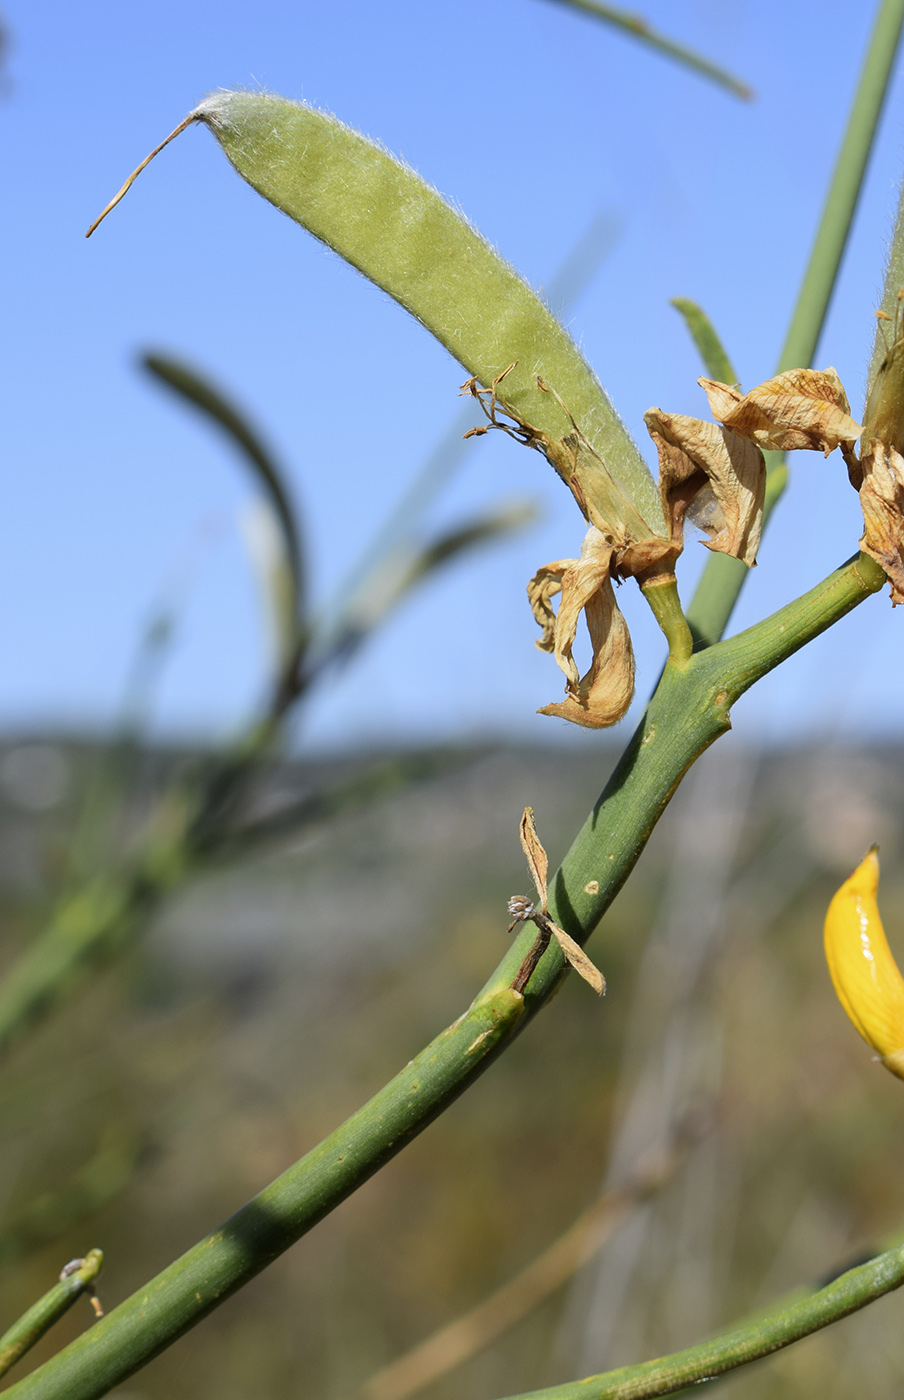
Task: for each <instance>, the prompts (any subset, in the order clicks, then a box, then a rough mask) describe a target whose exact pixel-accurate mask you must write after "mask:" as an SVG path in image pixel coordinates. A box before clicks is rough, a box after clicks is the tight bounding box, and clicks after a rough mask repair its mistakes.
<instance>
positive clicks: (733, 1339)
mask: <svg viewBox="0 0 904 1400" xmlns="http://www.w3.org/2000/svg"><path fill="white" fill-rule="evenodd" d="M902 1283H904V1246H902V1245H898V1246H896V1248H894V1249H889V1250H887V1251H886V1252H885V1253H884V1254H880V1255H878V1256H877V1257H876V1258H875V1259H871V1260H870V1261H869V1263H867V1264H861V1265H860V1266H859V1267H858V1268H855V1269H850V1270H849V1271H848V1272H847V1273H846V1274H842V1275H841V1277H840V1278H838V1279H836V1280H835V1281H834V1282H833V1283H830V1284H828V1285H827V1286H826V1287H825V1288H821V1289H819V1291H818V1292H816V1293H811V1294H810V1295H809V1296H808V1297H806V1298H801V1299H800V1300H797V1301H794V1302H790V1303H789V1302H786V1303H783V1304H782V1305H781V1306H780V1307H779V1308H776V1309H774V1310H773V1311H772V1312H770V1313H767V1314H765V1316H761V1317H758V1318H756V1319H755V1320H754V1321H753V1322H750V1323H747V1324H746V1325H744V1326H741V1327H737V1328H735V1329H734V1330H733V1331H731V1332H726V1333H724V1334H723V1335H722V1336H721V1337H715V1338H713V1340H712V1341H709V1342H701V1343H700V1345H699V1346H695V1347H687V1348H686V1349H685V1350H684V1351H676V1352H674V1353H673V1355H671V1356H662V1357H659V1358H658V1359H657V1360H655V1361H642V1362H641V1363H640V1364H639V1365H638V1366H621V1367H619V1369H618V1370H617V1371H606V1372H605V1373H604V1374H603V1375H600V1376H588V1377H587V1378H586V1379H585V1380H582V1381H571V1382H569V1383H567V1384H565V1385H553V1386H549V1387H548V1388H547V1389H545V1390H532V1391H529V1392H527V1393H526V1394H522V1395H518V1396H511V1397H509V1400H588V1397H589V1400H651V1397H653V1396H656V1395H674V1394H675V1392H676V1391H681V1390H684V1388H685V1387H686V1386H692V1385H699V1384H700V1383H701V1382H703V1381H708V1380H712V1379H714V1378H715V1377H716V1376H722V1375H724V1374H725V1372H726V1371H733V1370H735V1369H736V1368H737V1367H738V1366H744V1365H746V1363H747V1362H748V1361H756V1360H758V1359H759V1358H760V1357H762V1356H768V1355H769V1354H770V1353H771V1352H774V1351H780V1350H781V1349H782V1348H783V1347H787V1346H790V1345H791V1343H792V1342H799V1341H800V1340H801V1338H802V1337H809V1336H810V1335H811V1334H812V1333H813V1332H818V1331H820V1329H821V1328H823V1327H829V1326H831V1324H832V1323H833V1322H840V1321H841V1319H842V1318H843V1317H849V1316H850V1314H851V1313H852V1312H857V1311H858V1310H859V1309H860V1308H865V1307H866V1306H867V1304H869V1303H872V1302H875V1300H876V1299H877V1298H882V1297H884V1296H885V1294H886V1293H891V1292H893V1290H894V1289H896V1288H900V1287H901V1284H902Z"/></svg>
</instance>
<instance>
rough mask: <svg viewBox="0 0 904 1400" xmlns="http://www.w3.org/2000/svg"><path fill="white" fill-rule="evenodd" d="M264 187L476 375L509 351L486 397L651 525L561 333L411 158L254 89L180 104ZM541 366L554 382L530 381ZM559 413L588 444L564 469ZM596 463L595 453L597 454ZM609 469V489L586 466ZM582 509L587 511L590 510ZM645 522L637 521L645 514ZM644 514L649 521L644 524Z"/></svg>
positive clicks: (622, 528) (567, 432)
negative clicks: (492, 395)
mask: <svg viewBox="0 0 904 1400" xmlns="http://www.w3.org/2000/svg"><path fill="white" fill-rule="evenodd" d="M191 115H192V118H193V119H194V120H195V121H201V122H204V123H205V124H206V125H207V126H208V127H209V128H210V130H211V131H212V132H213V134H214V136H215V137H216V139H217V141H218V142H219V143H220V145H221V147H222V148H223V150H224V152H225V154H226V155H227V156H228V158H229V160H230V161H231V162H232V164H233V165H234V166H235V169H236V170H237V171H238V173H239V174H240V175H241V176H242V177H243V179H245V180H247V181H248V183H249V184H250V185H252V186H253V187H254V188H255V189H256V190H257V191H258V192H259V193H260V194H262V195H263V196H264V198H265V199H268V200H270V202H271V203H273V204H275V205H276V207H277V208H278V209H281V210H282V211H283V212H284V213H286V214H288V215H289V216H290V218H292V219H294V220H295V221H296V222H297V223H299V224H301V225H302V226H303V227H304V228H306V229H307V230H308V231H309V232H310V233H313V234H314V235H315V237H317V238H320V239H322V241H323V242H324V243H326V244H327V245H328V246H329V247H330V248H332V249H334V250H335V251H336V252H337V253H339V254H340V256H341V257H343V258H345V259H346V261H348V262H350V263H351V264H352V265H353V266H354V267H356V268H358V269H359V271H361V272H363V273H364V275H365V276H366V277H368V278H369V279H370V280H371V281H372V282H375V283H376V284H377V286H379V287H381V288H382V289H383V290H384V291H385V292H388V293H389V295H390V296H391V297H394V298H395V300H396V301H398V302H399V303H400V305H402V306H404V307H405V309H406V310H407V311H410V312H411V314H412V315H413V316H416V317H417V319H418V320H419V321H421V322H422V323H423V325H425V326H426V327H427V329H428V330H430V331H431V332H432V333H433V335H435V336H436V337H437V339H438V340H439V341H440V342H441V343H442V344H443V345H444V346H445V347H446V348H447V349H448V350H449V351H450V353H451V354H452V355H454V357H455V358H456V359H457V360H459V361H460V363H461V364H463V365H464V366H465V367H466V369H467V370H468V371H469V373H470V374H472V375H474V376H475V377H476V379H478V380H479V381H480V383H481V384H484V385H486V386H490V385H492V384H493V382H494V381H495V380H498V379H499V377H500V376H501V375H503V373H504V372H505V371H506V369H508V367H509V366H512V365H513V362H514V365H513V368H511V369H510V370H509V372H508V374H506V376H505V381H504V384H500V386H499V389H498V391H497V394H496V399H497V402H498V403H499V405H500V406H501V407H502V408H503V409H504V411H505V412H506V413H508V414H510V415H511V416H512V417H513V418H514V419H515V420H516V421H517V423H518V424H520V425H527V426H529V427H530V429H531V430H532V432H533V434H534V435H535V438H536V442H535V445H537V446H539V447H541V448H542V449H543V450H547V449H548V453H547V455H549V456H550V460H551V461H552V462H553V465H555V466H556V468H557V470H558V471H559V473H560V475H562V476H563V478H564V479H565V480H566V481H568V484H569V485H571V486H572V489H573V490H575V487H577V489H576V490H575V494H576V495H578V498H579V500H580V495H579V492H582V494H583V497H584V499H585V501H586V502H587V503H588V506H589V505H590V504H591V503H592V501H593V499H594V498H595V497H596V496H597V495H598V494H601V495H603V496H605V497H606V498H607V500H610V499H611V498H613V497H617V496H621V494H622V493H624V496H625V497H626V498H627V500H625V501H624V505H623V507H622V511H621V513H622V514H623V515H624V516H627V517H628V518H627V519H615V520H612V519H610V520H608V521H603V520H594V523H595V524H597V525H598V526H599V527H600V528H601V529H606V528H607V526H608V528H610V529H613V528H614V530H615V533H616V534H617V535H618V536H621V535H622V534H625V535H629V536H630V537H632V538H635V539H636V538H637V537H638V536H641V537H643V536H646V535H650V534H651V533H652V531H655V530H661V529H662V514H661V508H660V505H659V501H658V498H657V494H656V489H655V486H654V483H653V479H652V477H651V475H650V472H649V470H648V468H647V466H646V463H645V462H644V460H643V458H642V457H641V455H640V453H639V451H638V449H637V447H636V446H635V444H634V442H633V441H632V439H631V437H630V435H629V434H628V432H627V430H626V428H625V427H624V424H623V423H622V422H621V420H620V419H619V417H618V415H617V414H616V412H615V409H614V408H613V406H612V404H611V402H610V400H609V398H608V396H607V395H606V393H605V391H604V389H603V388H602V386H601V385H600V383H599V382H598V380H597V379H596V377H595V375H594V374H593V371H592V370H591V369H590V367H589V366H588V365H587V363H586V361H585V360H584V358H583V356H582V355H581V354H580V352H579V350H578V348H577V346H576V345H575V344H574V341H573V340H572V339H571V337H570V336H569V335H568V334H567V332H566V331H565V330H564V329H563V328H562V326H561V325H560V324H559V322H558V321H557V320H556V319H555V317H554V316H553V315H552V314H551V313H550V312H549V310H548V309H547V308H546V307H545V306H544V305H543V303H542V301H541V300H540V298H539V297H538V296H537V295H536V294H535V293H534V292H533V291H531V289H530V287H528V285H527V283H526V282H525V281H524V280H523V279H522V278H521V277H519V276H518V274H517V273H516V272H515V271H514V270H513V268H511V267H510V266H509V265H508V263H506V262H505V261H504V260H503V259H502V258H501V257H500V256H499V254H498V253H496V252H495V251H494V249H493V248H492V247H491V246H490V245H489V243H487V242H486V240H485V239H484V238H483V237H482V236H481V235H480V234H479V233H478V232H477V231H476V230H475V229H474V228H473V227H472V226H471V225H470V224H469V223H468V222H467V220H466V219H465V218H463V217H462V215H461V214H459V213H457V212H456V211H455V210H454V209H453V208H452V207H451V205H449V204H448V203H446V201H445V200H444V199H443V198H441V196H440V195H439V194H438V193H437V192H436V190H434V189H432V188H431V187H430V186H429V185H428V184H426V183H425V181H423V180H422V179H421V178H420V177H419V176H418V175H416V174H415V173H414V171H412V170H410V169H409V168H408V167H407V166H405V165H403V164H402V163H401V162H400V161H398V160H396V159H394V158H393V157H392V156H390V155H389V154H387V152H386V151H384V150H382V149H381V148H380V147H379V146H378V145H376V144H375V143H374V142H372V141H369V140H367V139H366V138H365V137H363V136H361V135H360V134H359V133H358V132H356V131H352V130H350V129H349V128H348V127H347V126H344V125H343V124H342V123H341V122H339V121H337V120H336V119H335V118H334V117H331V116H327V115H326V114H325V113H323V112H318V111H316V110H315V109H314V108H312V107H308V106H305V105H304V104H301V103H296V102H289V101H286V100H285V99H284V98H281V97H273V96H269V95H266V94H261V93H248V92H224V93H217V94H215V95H214V96H212V97H209V98H207V99H206V101H204V102H202V103H201V105H200V106H199V107H198V108H196V110H195V111H194V112H193V113H192V114H191ZM538 376H541V377H542V378H543V379H544V380H545V381H546V383H547V384H548V385H549V386H550V388H552V389H553V390H555V394H550V393H544V392H543V391H542V390H541V389H539V388H538V385H537V378H538ZM569 416H570V418H571V419H572V420H573V421H574V423H575V424H577V425H578V427H579V429H580V434H581V436H582V439H583V440H584V441H585V442H586V443H587V444H588V446H589V448H590V449H592V452H590V453H586V454H585V457H584V463H583V466H582V468H581V476H580V478H579V480H578V481H577V482H573V481H572V480H571V479H570V473H569V463H570V462H571V461H573V459H574V455H575V454H574V451H573V449H572V450H571V451H569V450H568V449H567V448H562V447H561V446H560V444H561V443H562V440H563V439H571V440H572V441H573V439H574V431H573V426H572V423H571V422H570V421H569ZM603 463H604V464H605V466H603ZM594 473H599V474H600V475H601V476H606V475H608V474H609V473H611V476H612V477H613V478H614V479H615V481H616V483H617V484H618V486H619V487H620V488H621V490H620V491H619V492H616V493H613V492H611V491H610V490H609V489H608V488H607V487H606V486H605V483H603V486H602V491H601V492H597V491H596V490H594V486H593V483H592V480H591V481H590V482H588V479H587V478H588V474H589V475H590V476H591V477H592V476H593V474H594ZM594 513H596V512H594ZM647 522H648V523H647ZM651 527H652V528H651Z"/></svg>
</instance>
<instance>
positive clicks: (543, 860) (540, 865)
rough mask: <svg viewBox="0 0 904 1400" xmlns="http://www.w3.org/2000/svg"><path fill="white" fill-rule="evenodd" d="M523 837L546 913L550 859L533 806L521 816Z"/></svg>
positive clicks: (529, 863) (541, 906) (541, 902)
mask: <svg viewBox="0 0 904 1400" xmlns="http://www.w3.org/2000/svg"><path fill="white" fill-rule="evenodd" d="M518 835H519V836H520V838H521V849H522V851H523V852H524V856H525V859H526V860H527V868H528V870H529V871H530V873H531V879H532V880H533V882H534V889H535V890H536V891H537V899H538V900H539V901H540V909H541V911H542V912H543V913H544V914H545V913H546V900H547V895H546V876H547V874H548V872H549V860H548V858H547V855H546V852H545V850H544V849H543V843H542V841H541V840H540V838H539V836H538V835H537V827H536V823H535V822H534V809H533V807H525V809H524V812H523V813H522V816H521V825H520V827H519V829H518Z"/></svg>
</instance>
